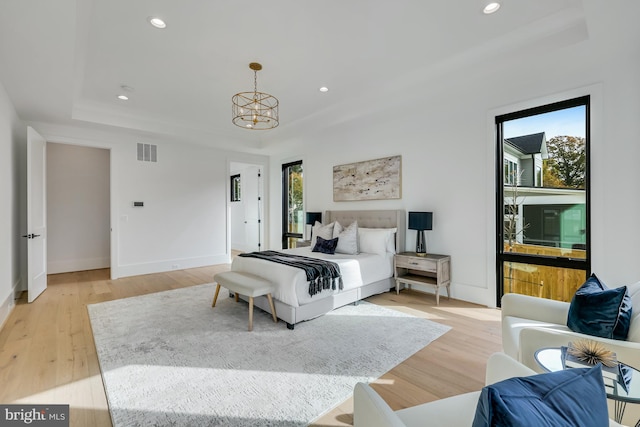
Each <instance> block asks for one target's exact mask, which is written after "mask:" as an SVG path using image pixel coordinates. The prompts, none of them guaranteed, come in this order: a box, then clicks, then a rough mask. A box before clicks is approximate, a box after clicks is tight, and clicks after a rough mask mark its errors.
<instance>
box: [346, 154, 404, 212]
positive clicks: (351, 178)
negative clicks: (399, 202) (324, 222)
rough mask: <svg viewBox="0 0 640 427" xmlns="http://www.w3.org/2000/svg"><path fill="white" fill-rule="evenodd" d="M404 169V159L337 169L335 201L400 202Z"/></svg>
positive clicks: (365, 163)
mask: <svg viewBox="0 0 640 427" xmlns="http://www.w3.org/2000/svg"><path fill="white" fill-rule="evenodd" d="M401 169H402V157H401V156H392V157H385V158H382V159H375V160H368V161H364V162H358V163H349V164H346V165H339V166H334V167H333V201H334V202H344V201H350V200H389V199H400V198H401Z"/></svg>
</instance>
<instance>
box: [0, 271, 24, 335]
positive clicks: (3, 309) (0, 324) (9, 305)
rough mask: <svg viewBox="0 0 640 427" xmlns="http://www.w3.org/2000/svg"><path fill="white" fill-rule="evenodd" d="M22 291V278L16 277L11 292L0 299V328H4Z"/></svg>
mask: <svg viewBox="0 0 640 427" xmlns="http://www.w3.org/2000/svg"><path fill="white" fill-rule="evenodd" d="M21 292H22V279H18V280H17V281H16V283H14V284H13V286H12V287H11V292H10V293H9V295H8V296H7V298H6V299H5V300H4V301H2V304H0V330H2V328H4V326H5V323H6V322H7V319H8V318H9V315H10V314H11V312H12V311H13V309H14V308H15V306H16V299H18V297H19V296H20V293H21Z"/></svg>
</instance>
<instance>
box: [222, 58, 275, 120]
mask: <svg viewBox="0 0 640 427" xmlns="http://www.w3.org/2000/svg"><path fill="white" fill-rule="evenodd" d="M249 68H251V69H252V70H253V92H240V93H237V94H235V95H233V98H231V101H232V103H233V105H232V117H233V119H232V121H233V124H234V125H236V126H240V127H242V128H245V129H251V130H266V129H273V128H274V127H276V126H278V123H279V117H278V99H277V98H276V97H275V96H272V95H269V94H268V93H264V92H258V71H260V70H262V65H260V64H258V63H257V62H252V63H251V64H249Z"/></svg>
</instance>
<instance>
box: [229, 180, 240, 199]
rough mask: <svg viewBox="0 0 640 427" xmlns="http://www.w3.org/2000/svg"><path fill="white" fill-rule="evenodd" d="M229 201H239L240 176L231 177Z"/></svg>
mask: <svg viewBox="0 0 640 427" xmlns="http://www.w3.org/2000/svg"><path fill="white" fill-rule="evenodd" d="M231 201H232V202H239V201H240V174H238V175H231Z"/></svg>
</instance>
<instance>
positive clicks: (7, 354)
mask: <svg viewBox="0 0 640 427" xmlns="http://www.w3.org/2000/svg"><path fill="white" fill-rule="evenodd" d="M229 267H230V266H229V264H220V265H216V266H210V267H201V268H194V269H186V270H174V271H171V272H166V273H159V274H148V275H143V276H136V277H127V278H122V279H118V280H113V281H112V280H110V278H109V274H110V273H109V270H108V269H103V270H92V271H83V272H76V273H64V274H55V275H50V276H49V278H48V279H49V280H48V285H49V286H48V288H47V290H46V291H45V292H44V293H43V294H42V295H40V297H38V299H36V301H35V302H33V303H31V304H28V303H27V301H26V298H25V296H23V297H22V298H21V299H20V300H18V301H17V305H16V308H15V309H14V310H13V312H12V313H11V315H10V316H9V319H8V320H7V322H5V326H4V327H3V329H2V330H0V384H2V387H0V402H2V403H17V402H20V403H36V402H42V403H69V404H70V405H71V426H77V427H84V426H88V425H91V426H96V427H110V426H111V418H110V416H109V412H108V406H107V400H106V396H105V392H104V387H103V384H102V379H101V376H100V366H99V363H98V358H97V354H96V349H95V344H94V341H93V332H92V330H91V324H90V321H89V316H88V312H87V305H88V304H94V303H98V302H104V301H111V300H114V299H120V298H128V297H133V296H138V295H144V294H148V293H152V292H162V291H167V290H171V289H177V288H182V287H187V286H194V285H199V284H203V283H211V282H213V275H214V274H216V273H218V272H221V271H226V270H228V269H229ZM368 301H370V302H373V303H375V304H380V305H384V306H387V307H390V308H394V309H398V310H401V311H404V312H406V313H409V314H412V315H417V316H420V317H423V318H426V319H430V320H432V321H435V322H438V323H442V324H444V325H448V326H450V327H451V328H452V329H451V330H450V331H449V332H447V333H446V334H445V335H443V336H442V337H440V338H438V339H437V340H435V341H434V342H432V343H431V344H429V345H428V346H427V347H425V348H423V349H422V350H420V351H418V352H417V353H416V354H414V355H413V356H411V357H409V358H408V359H407V360H405V361H404V362H403V363H401V364H400V365H398V366H396V367H395V368H393V369H392V370H391V371H389V372H387V373H386V374H385V375H383V376H382V377H381V378H380V379H378V380H377V381H376V382H375V384H374V385H373V387H374V388H375V390H376V391H378V392H379V393H380V395H381V396H382V397H383V399H385V400H386V401H387V402H388V403H389V405H390V406H391V407H392V408H394V409H401V408H405V407H409V406H413V405H417V404H420V403H423V402H428V401H432V400H436V399H440V398H443V397H448V396H451V395H455V394H459V393H463V392H467V391H473V390H479V389H480V388H481V387H482V385H483V384H484V372H485V365H486V360H487V358H488V356H489V354H491V353H493V352H495V351H499V350H500V349H501V340H500V312H499V311H498V310H495V309H489V308H486V307H481V306H478V305H474V304H469V303H466V302H462V301H457V300H447V299H446V298H441V300H440V305H439V306H436V305H435V297H434V296H433V295H426V294H423V293H420V292H416V291H402V292H401V293H400V294H399V295H396V294H395V293H394V292H388V293H386V294H382V295H376V296H374V297H371V298H369V299H368ZM292 333H295V331H293V332H292ZM398 333H399V334H401V333H402V331H398ZM352 413H353V401H352V399H347V400H346V401H345V402H342V403H341V404H340V405H338V406H337V407H336V408H334V409H333V410H330V411H329V412H327V413H326V414H325V415H324V416H323V417H321V418H319V419H318V420H316V422H315V423H314V424H313V425H314V426H318V427H321V426H327V427H328V426H331V427H336V426H348V425H351V424H352V422H353V415H352Z"/></svg>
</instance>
